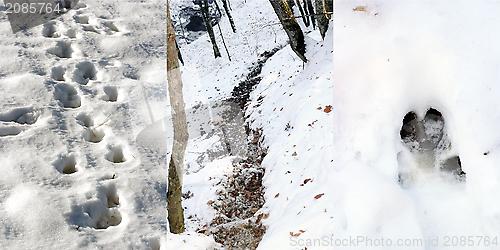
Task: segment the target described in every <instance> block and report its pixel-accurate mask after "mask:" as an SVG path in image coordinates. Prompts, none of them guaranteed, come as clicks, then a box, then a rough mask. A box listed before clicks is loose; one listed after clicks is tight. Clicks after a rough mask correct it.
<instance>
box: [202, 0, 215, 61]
mask: <svg viewBox="0 0 500 250" xmlns="http://www.w3.org/2000/svg"><path fill="white" fill-rule="evenodd" d="M198 5H199V6H200V12H201V18H203V22H204V23H205V27H206V28H207V32H208V36H209V37H210V41H211V42H212V47H213V48H214V56H215V58H217V57H221V55H220V51H219V47H217V42H216V41H215V35H214V29H213V27H212V21H211V18H210V13H209V11H208V0H201V1H199V2H198Z"/></svg>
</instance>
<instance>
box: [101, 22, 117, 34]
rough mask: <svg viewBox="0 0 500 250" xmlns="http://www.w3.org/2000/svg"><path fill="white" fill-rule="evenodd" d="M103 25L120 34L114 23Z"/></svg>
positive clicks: (104, 23)
mask: <svg viewBox="0 0 500 250" xmlns="http://www.w3.org/2000/svg"><path fill="white" fill-rule="evenodd" d="M102 24H103V25H104V26H106V27H108V28H109V29H110V30H112V31H114V32H120V30H119V29H118V27H116V25H115V24H114V23H113V22H112V21H105V22H103V23H102Z"/></svg>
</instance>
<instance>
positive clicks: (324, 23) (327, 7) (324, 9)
mask: <svg viewBox="0 0 500 250" xmlns="http://www.w3.org/2000/svg"><path fill="white" fill-rule="evenodd" d="M315 3H316V13H317V14H318V15H317V19H318V28H319V32H320V33H321V37H322V38H323V39H325V34H326V31H327V30H328V22H330V16H329V14H327V13H328V12H332V11H333V1H332V0H316V1H315ZM321 13H322V14H321ZM319 14H321V15H319Z"/></svg>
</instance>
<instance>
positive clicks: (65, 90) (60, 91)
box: [54, 83, 82, 108]
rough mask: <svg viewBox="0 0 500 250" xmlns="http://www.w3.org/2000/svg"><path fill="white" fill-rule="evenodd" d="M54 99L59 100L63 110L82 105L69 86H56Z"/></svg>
mask: <svg viewBox="0 0 500 250" xmlns="http://www.w3.org/2000/svg"><path fill="white" fill-rule="evenodd" d="M54 97H55V99H57V100H59V101H60V102H61V103H62V104H63V106H64V107H65V108H78V107H80V106H81V104H82V102H81V99H80V96H79V95H78V92H77V91H76V89H75V88H74V87H73V86H71V85H69V84H65V83H59V84H57V85H56V87H55V92H54Z"/></svg>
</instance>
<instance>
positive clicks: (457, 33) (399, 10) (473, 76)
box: [332, 1, 500, 249]
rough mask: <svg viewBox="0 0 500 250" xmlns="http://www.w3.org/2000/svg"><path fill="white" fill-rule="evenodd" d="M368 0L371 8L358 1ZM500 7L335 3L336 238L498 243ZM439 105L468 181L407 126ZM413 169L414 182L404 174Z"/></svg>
mask: <svg viewBox="0 0 500 250" xmlns="http://www.w3.org/2000/svg"><path fill="white" fill-rule="evenodd" d="M357 6H365V9H366V11H354V10H353V9H355V8H356V7H357ZM499 7H500V6H499V5H498V3H496V2H486V1H484V2H474V3H468V2H460V1H458V2H446V1H438V2H430V1H414V2H409V1H337V2H336V4H335V13H336V15H335V29H334V30H335V35H334V37H335V39H334V44H335V51H336V52H335V63H334V75H335V80H334V96H333V100H334V103H333V106H334V111H333V116H334V119H335V122H334V126H335V129H334V131H335V132H334V133H335V137H334V138H335V161H334V164H333V168H332V171H334V174H332V175H333V176H334V179H336V180H339V181H338V182H336V184H335V185H334V188H333V190H336V191H335V192H338V196H340V197H343V198H338V200H336V201H335V207H336V209H335V212H334V213H335V217H336V218H338V219H337V220H336V222H335V223H334V227H335V229H334V231H335V236H334V238H335V239H349V237H357V236H363V237H365V236H366V237H368V238H371V239H380V238H381V237H383V238H384V239H386V240H387V239H391V240H392V243H393V244H396V240H398V239H402V240H407V239H411V240H413V239H422V240H423V244H410V245H403V246H404V247H406V248H409V249H410V248H411V249H424V248H425V249H445V248H449V246H451V247H453V248H459V247H463V246H464V242H456V241H455V242H453V241H451V239H453V237H458V238H460V237H462V236H463V237H464V239H467V240H469V239H471V240H472V241H473V242H472V241H471V242H467V243H465V244H471V243H473V244H474V246H478V247H479V248H484V249H495V248H497V247H498V246H497V242H494V241H493V240H494V239H496V237H497V235H498V233H499V229H500V228H499V227H498V226H497V225H498V218H500V217H499V212H500V209H499V208H500V206H499V205H500V204H498V201H497V200H498V199H497V198H496V197H497V194H498V192H499V191H500V190H499V185H498V184H499V182H498V178H499V170H498V167H497V163H496V162H497V161H498V153H497V152H498V150H497V149H498V145H499V144H498V138H499V134H498V133H499V132H498V130H497V129H496V127H497V124H498V116H497V115H496V114H497V113H498V107H499V105H498V98H497V96H498V94H499V92H498V91H499V89H498V87H496V86H497V84H496V82H497V81H498V78H499V75H498V58H499V57H498V54H499V50H498V46H497V44H498V42H499V39H500V37H498V36H497V35H495V33H492V32H491V31H492V30H496V29H498V23H499V22H498V21H499V20H498V16H497V15H495V14H493V13H494V12H495V10H498V8H499ZM429 108H434V109H437V110H438V111H439V112H441V113H442V116H443V118H444V126H445V129H444V131H445V136H447V139H448V140H449V142H450V143H451V148H449V149H446V150H445V152H442V153H443V155H445V156H446V157H449V156H455V155H456V156H459V157H460V161H461V165H462V170H463V171H464V172H465V173H466V180H465V181H458V180H457V179H456V178H453V177H452V176H450V174H447V173H446V172H445V171H440V170H438V169H437V168H436V167H435V166H434V165H432V164H433V163H434V162H433V160H432V159H430V158H429V157H433V154H434V153H432V154H431V156H422V155H419V153H415V152H411V151H410V150H409V148H407V147H406V146H405V145H404V144H403V143H402V141H401V138H400V137H399V131H400V129H401V127H402V125H403V122H402V121H403V117H404V116H405V115H406V113H408V112H410V111H414V112H415V113H416V114H417V116H418V117H420V118H423V117H424V116H425V113H426V111H427V110H428V109H429ZM435 154H438V152H437V151H436V152H435ZM439 154H440V153H439ZM438 157H440V155H438ZM429 159H430V161H429ZM402 172H406V174H408V175H409V177H408V176H407V178H408V179H409V180H411V181H409V182H404V184H402V185H398V184H397V183H398V174H400V173H402ZM341 180H344V181H341ZM345 180H348V181H345ZM342 190H345V191H342ZM351 192H353V193H351ZM469 236H471V237H469ZM476 236H478V237H476ZM479 236H483V238H485V237H489V240H490V243H487V242H486V241H481V238H480V237H479ZM447 237H448V238H447ZM431 239H432V240H434V239H438V240H439V241H437V240H436V241H431ZM447 239H448V245H449V246H448V247H447V246H445V243H446V241H447ZM494 243H495V244H494ZM357 246H358V247H360V248H366V249H376V248H377V249H389V248H393V247H394V245H393V246H392V247H388V246H387V245H386V246H385V247H383V246H380V245H379V246H378V247H377V246H374V245H371V246H370V245H366V244H364V243H361V244H359V245H357ZM344 247H345V248H349V246H344ZM340 248H342V245H341V246H340Z"/></svg>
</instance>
